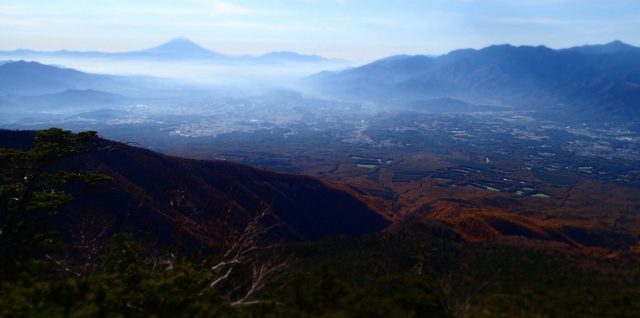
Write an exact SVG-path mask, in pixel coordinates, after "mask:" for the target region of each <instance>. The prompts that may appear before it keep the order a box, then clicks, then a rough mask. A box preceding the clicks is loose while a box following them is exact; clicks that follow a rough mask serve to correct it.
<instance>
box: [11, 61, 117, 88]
mask: <svg viewBox="0 0 640 318" xmlns="http://www.w3.org/2000/svg"><path fill="white" fill-rule="evenodd" d="M116 80H117V78H116V77H113V76H106V75H96V74H89V73H83V72H80V71H76V70H73V69H68V68H62V67H57V66H52V65H44V64H40V63H37V62H25V61H18V62H7V63H4V64H2V65H0V93H3V94H15V95H40V94H51V93H58V92H60V91H64V90H67V89H93V88H100V87H105V86H109V85H112V84H113V83H114V82H115V81H116Z"/></svg>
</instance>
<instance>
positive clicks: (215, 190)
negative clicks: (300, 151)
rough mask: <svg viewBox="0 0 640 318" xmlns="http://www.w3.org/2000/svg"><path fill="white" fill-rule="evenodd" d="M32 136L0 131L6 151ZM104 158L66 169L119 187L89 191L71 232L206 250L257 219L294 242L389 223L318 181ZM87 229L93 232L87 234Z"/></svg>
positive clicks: (127, 149)
mask: <svg viewBox="0 0 640 318" xmlns="http://www.w3.org/2000/svg"><path fill="white" fill-rule="evenodd" d="M33 136H34V133H33V132H16V131H7V130H0V148H1V147H13V148H28V147H30V143H31V142H32V138H33ZM101 147H102V149H103V150H100V151H97V152H94V153H90V154H86V155H83V156H81V157H76V158H74V159H71V160H67V161H65V162H63V163H61V164H60V165H59V166H58V167H59V168H63V169H65V170H83V171H86V170H89V171H97V172H100V173H103V174H107V175H109V176H112V177H113V180H114V181H113V182H110V183H108V184H105V185H103V186H101V187H100V188H99V189H98V190H96V191H88V192H87V191H83V192H81V194H77V195H76V196H77V197H76V200H74V201H73V202H72V203H71V204H70V205H68V206H66V208H65V211H64V212H63V213H62V214H61V220H60V222H62V223H64V228H68V229H69V231H70V233H69V239H71V240H73V239H75V236H74V233H73V231H74V229H80V228H81V227H85V228H83V230H85V231H86V230H88V231H92V232H94V231H95V232H101V231H106V232H109V233H113V232H117V231H120V230H124V229H129V230H132V231H133V232H134V233H136V235H138V236H140V237H141V238H142V239H145V240H149V241H151V242H154V243H158V244H163V243H168V244H171V243H173V242H174V241H175V240H176V239H178V240H182V241H183V242H184V243H188V244H196V245H201V246H208V245H212V244H213V245H215V244H218V243H220V242H222V241H223V240H228V239H229V238H231V237H233V236H234V235H235V234H237V232H238V231H240V230H241V229H242V228H244V226H245V225H246V224H247V222H248V221H249V220H251V219H253V218H254V217H255V216H256V215H257V214H258V213H260V212H262V211H264V210H265V209H269V210H270V211H271V212H272V214H271V216H270V217H269V219H268V220H266V222H268V223H269V224H277V225H278V226H277V227H276V228H274V231H273V233H274V235H278V236H280V237H285V238H287V239H293V240H310V239H318V238H322V237H326V236H330V235H340V234H344V235H361V234H365V233H371V232H378V231H381V230H383V229H384V228H385V227H386V226H387V225H388V222H387V221H386V220H385V219H384V218H383V217H381V216H380V215H379V214H377V213H376V212H374V211H372V210H371V209H370V208H368V207H367V206H366V205H365V204H364V203H362V202H361V201H359V200H357V199H355V198H354V197H352V196H351V195H349V194H347V193H345V192H343V191H341V190H337V189H335V188H333V187H331V186H329V185H327V184H325V183H323V182H321V181H319V180H316V179H313V178H310V177H302V176H294V175H285V174H278V173H273V172H268V171H264V170H258V169H254V168H250V167H247V166H243V165H239V164H233V163H228V162H219V161H197V160H188V159H182V158H176V157H170V156H165V155H161V154H158V153H154V152H152V151H149V150H145V149H141V148H135V147H131V146H127V145H125V144H121V143H115V142H111V141H107V140H104V141H102V145H101ZM86 227H88V228H86Z"/></svg>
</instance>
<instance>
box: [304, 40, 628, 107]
mask: <svg viewBox="0 0 640 318" xmlns="http://www.w3.org/2000/svg"><path fill="white" fill-rule="evenodd" d="M639 52H640V49H639V48H635V47H633V46H630V45H627V44H624V43H622V42H613V43H610V44H607V45H603V46H591V47H579V48H572V49H566V50H552V49H549V48H547V47H544V46H538V47H531V46H520V47H514V46H511V45H495V46H490V47H487V48H484V49H481V50H471V49H467V50H457V51H453V52H451V53H449V54H446V55H443V56H439V57H427V56H420V55H418V56H394V57H390V58H386V59H382V60H379V61H376V62H373V63H371V64H367V65H364V66H361V67H358V68H353V69H350V70H346V71H342V72H336V73H322V74H318V75H315V76H312V77H310V78H309V79H308V82H309V83H311V84H313V85H315V86H316V87H317V88H318V89H319V90H320V91H321V92H324V93H325V94H334V95H341V96H345V97H357V98H365V99H389V98H394V99H398V98H400V99H401V98H406V99H416V98H459V99H463V100H466V101H470V102H474V103H477V102H481V103H494V104H496V103H502V104H505V105H509V106H512V105H513V106H521V107H530V108H532V109H555V108H557V107H558V105H567V107H568V108H567V109H568V110H570V111H571V112H572V113H574V114H582V115H586V116H593V115H611V116H614V117H630V116H631V117H637V116H640V107H638V105H640V53H639Z"/></svg>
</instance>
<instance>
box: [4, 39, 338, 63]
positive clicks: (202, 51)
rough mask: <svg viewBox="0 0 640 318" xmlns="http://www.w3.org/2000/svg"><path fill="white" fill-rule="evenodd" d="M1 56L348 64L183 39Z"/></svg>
mask: <svg viewBox="0 0 640 318" xmlns="http://www.w3.org/2000/svg"><path fill="white" fill-rule="evenodd" d="M0 57H10V58H13V59H15V58H23V59H38V58H44V57H46V58H85V59H125V60H126V59H129V60H139V59H145V60H146V59H151V60H210V61H219V62H245V63H246V62H251V63H346V61H344V60H338V59H330V58H324V57H321V56H318V55H304V54H299V53H295V52H271V53H266V54H264V55H259V56H251V55H237V56H236V55H225V54H222V53H218V52H214V51H211V50H209V49H207V48H204V47H202V46H200V45H198V44H196V43H194V42H193V41H191V40H189V39H187V38H184V37H181V38H176V39H173V40H170V41H168V42H166V43H164V44H161V45H159V46H156V47H152V48H149V49H143V50H139V51H129V52H98V51H68V50H60V51H34V50H28V49H17V50H12V51H0Z"/></svg>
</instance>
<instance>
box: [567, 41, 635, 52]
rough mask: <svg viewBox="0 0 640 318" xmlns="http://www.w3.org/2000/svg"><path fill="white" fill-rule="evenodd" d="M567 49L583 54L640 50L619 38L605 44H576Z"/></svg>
mask: <svg viewBox="0 0 640 318" xmlns="http://www.w3.org/2000/svg"><path fill="white" fill-rule="evenodd" d="M567 50H569V51H573V52H578V53H583V54H611V53H626V52H640V48H638V47H635V46H633V45H630V44H627V43H624V42H622V41H620V40H614V41H611V42H609V43H606V44H595V45H583V46H576V47H572V48H568V49H567Z"/></svg>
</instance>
